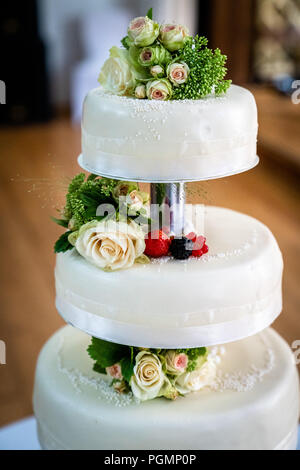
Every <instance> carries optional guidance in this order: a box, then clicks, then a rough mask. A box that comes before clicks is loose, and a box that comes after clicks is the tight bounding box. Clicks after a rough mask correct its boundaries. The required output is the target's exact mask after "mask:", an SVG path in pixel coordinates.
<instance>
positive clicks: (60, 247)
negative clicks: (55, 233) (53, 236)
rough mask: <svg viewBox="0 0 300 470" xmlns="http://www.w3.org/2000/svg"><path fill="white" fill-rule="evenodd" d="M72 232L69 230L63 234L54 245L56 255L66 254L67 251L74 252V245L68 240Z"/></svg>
mask: <svg viewBox="0 0 300 470" xmlns="http://www.w3.org/2000/svg"><path fill="white" fill-rule="evenodd" d="M71 233H72V232H71V231H70V230H69V231H68V232H65V233H63V234H62V235H61V236H60V237H59V239H58V240H57V242H56V243H55V245H54V252H55V253H64V252H65V251H68V250H72V248H73V245H71V243H70V242H69V240H68V236H69V235H70V234H71Z"/></svg>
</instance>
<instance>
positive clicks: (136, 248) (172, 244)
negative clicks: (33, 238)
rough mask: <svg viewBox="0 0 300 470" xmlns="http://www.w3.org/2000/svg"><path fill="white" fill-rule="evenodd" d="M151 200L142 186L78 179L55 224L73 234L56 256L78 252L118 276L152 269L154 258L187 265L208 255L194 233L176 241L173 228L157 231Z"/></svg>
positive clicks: (92, 177) (95, 178)
mask: <svg viewBox="0 0 300 470" xmlns="http://www.w3.org/2000/svg"><path fill="white" fill-rule="evenodd" d="M149 200H150V196H149V194H148V193H146V192H144V191H140V189H139V185H138V183H135V182H132V181H119V180H113V179H108V178H102V177H99V176H97V175H89V176H88V177H87V178H86V176H85V174H84V173H80V174H78V175H76V176H75V177H74V178H73V180H72V181H71V183H70V184H69V188H68V192H67V196H66V205H65V207H64V209H63V210H62V211H61V213H60V218H58V219H57V218H53V220H54V222H56V223H57V224H58V225H61V226H63V227H65V228H66V229H67V230H66V231H65V232H64V233H63V234H62V235H61V236H60V237H59V239H58V240H57V242H56V243H55V246H54V251H55V253H63V252H66V251H68V250H71V249H73V248H74V247H75V249H76V250H77V252H78V253H79V254H80V255H81V256H83V257H84V258H85V259H86V260H87V261H89V262H90V263H92V264H94V265H95V266H97V267H99V268H101V269H104V270H107V271H115V270H118V269H125V268H130V267H131V266H133V264H134V263H149V262H150V259H149V257H150V258H160V257H164V256H172V257H173V258H175V259H179V260H185V259H188V258H189V257H190V256H193V257H196V258H200V257H201V256H202V255H203V254H205V253H207V252H208V247H207V245H206V243H205V242H206V239H205V237H203V236H197V235H196V234H195V233H194V232H191V233H189V234H187V235H186V236H183V235H182V236H180V237H175V236H174V235H173V234H171V233H169V229H168V227H163V229H162V230H152V231H151V230H150V228H151V222H152V220H151V219H150V217H149ZM149 230H150V231H149Z"/></svg>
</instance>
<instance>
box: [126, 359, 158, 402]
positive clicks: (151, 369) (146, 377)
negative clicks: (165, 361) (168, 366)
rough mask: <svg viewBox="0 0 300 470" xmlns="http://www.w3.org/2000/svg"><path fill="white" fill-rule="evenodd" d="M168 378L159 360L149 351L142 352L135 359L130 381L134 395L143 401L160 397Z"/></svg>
mask: <svg viewBox="0 0 300 470" xmlns="http://www.w3.org/2000/svg"><path fill="white" fill-rule="evenodd" d="M165 380H166V377H165V375H164V373H163V371H162V365H161V362H160V360H159V358H158V357H157V356H156V355H155V354H152V353H150V352H149V351H141V352H139V353H138V354H137V356H136V358H135V366H134V369H133V376H132V378H131V380H130V386H131V390H132V393H133V394H134V396H135V397H137V398H138V399H139V400H141V401H145V400H151V399H152V398H156V397H158V396H160V392H161V390H162V388H163V385H164V383H165Z"/></svg>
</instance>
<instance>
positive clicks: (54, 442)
mask: <svg viewBox="0 0 300 470" xmlns="http://www.w3.org/2000/svg"><path fill="white" fill-rule="evenodd" d="M89 342H90V337H89V336H88V335H86V334H85V333H82V332H81V331H78V330H76V329H74V328H73V327H70V326H66V327H64V328H62V329H61V330H59V331H58V332H57V333H56V334H54V336H53V337H52V338H50V339H49V341H48V342H47V343H46V345H45V346H44V348H43V350H42V352H41V354H40V357H39V360H38V365H37V371H36V380H35V389H34V411H35V415H36V418H37V423H38V435H39V440H40V444H41V446H42V448H43V449H107V450H115V449H126V450H130V449H134V450H137V449H148V450H154V449H155V450H159V449H165V450H172V449H173V450H174V449H186V450H189V449H200V450H201V449H215V450H217V449H264V450H272V449H286V450H288V449H295V448H296V440H297V423H298V416H299V388H298V375H297V370H296V367H295V361H294V357H293V354H292V352H291V350H290V349H289V347H288V345H287V344H286V343H285V341H284V340H283V339H282V338H281V337H280V336H279V335H278V334H277V333H276V332H275V331H274V330H272V329H271V328H268V329H266V330H264V331H263V332H261V333H259V334H257V335H255V336H252V337H250V338H247V339H244V340H241V341H237V342H234V343H230V344H227V345H226V346H225V349H223V348H220V349H219V350H220V352H222V355H221V356H220V364H219V365H218V374H217V377H216V379H215V381H214V383H213V384H212V385H211V386H210V387H209V388H207V389H202V390H201V391H199V392H197V393H191V394H189V395H186V396H185V397H180V398H178V399H177V400H176V401H168V400H167V399H165V398H158V399H155V400H150V401H147V402H142V403H140V402H138V401H136V399H135V398H134V397H133V396H132V395H131V394H127V395H126V394H124V395H120V394H118V393H117V392H116V391H114V389H113V388H112V387H110V385H109V383H108V382H107V380H106V376H103V375H101V374H97V373H96V372H93V370H92V366H93V362H92V360H91V359H90V358H89V356H88V354H87V353H86V348H87V346H88V344H89Z"/></svg>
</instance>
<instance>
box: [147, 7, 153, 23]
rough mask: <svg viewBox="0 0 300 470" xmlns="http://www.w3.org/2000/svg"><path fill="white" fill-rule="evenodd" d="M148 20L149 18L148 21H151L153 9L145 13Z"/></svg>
mask: <svg viewBox="0 0 300 470" xmlns="http://www.w3.org/2000/svg"><path fill="white" fill-rule="evenodd" d="M146 16H148V18H150V20H152V19H153V8H149V10H148V11H147V15H146Z"/></svg>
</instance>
